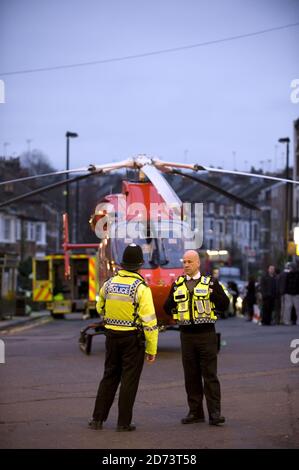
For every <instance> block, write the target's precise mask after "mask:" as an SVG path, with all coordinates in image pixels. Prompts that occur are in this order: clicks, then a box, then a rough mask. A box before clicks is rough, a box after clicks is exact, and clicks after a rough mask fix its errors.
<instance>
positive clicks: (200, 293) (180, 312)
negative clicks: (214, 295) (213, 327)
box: [173, 276, 217, 325]
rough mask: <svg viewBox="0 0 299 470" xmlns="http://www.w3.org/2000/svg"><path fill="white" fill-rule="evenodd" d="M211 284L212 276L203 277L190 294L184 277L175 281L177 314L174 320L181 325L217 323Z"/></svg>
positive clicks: (174, 296) (174, 293)
mask: <svg viewBox="0 0 299 470" xmlns="http://www.w3.org/2000/svg"><path fill="white" fill-rule="evenodd" d="M210 282H211V277H210V276H201V277H200V279H199V280H198V283H197V284H196V286H195V287H194V290H193V293H190V292H189V290H188V287H187V284H186V279H185V277H184V276H180V277H179V278H178V279H177V280H176V281H175V290H174V292H173V298H174V301H175V303H176V312H175V313H174V314H173V318H174V319H175V320H177V321H178V323H179V324H180V325H192V324H199V323H215V322H216V320H217V316H216V314H215V310H214V309H215V306H214V304H213V302H211V300H210Z"/></svg>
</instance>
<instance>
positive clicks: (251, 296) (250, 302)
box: [243, 276, 256, 321]
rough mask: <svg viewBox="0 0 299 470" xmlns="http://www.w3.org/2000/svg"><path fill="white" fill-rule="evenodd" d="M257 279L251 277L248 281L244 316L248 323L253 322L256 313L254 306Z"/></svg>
mask: <svg viewBox="0 0 299 470" xmlns="http://www.w3.org/2000/svg"><path fill="white" fill-rule="evenodd" d="M255 283H256V280H255V277H253V276H251V277H250V278H249V280H248V284H247V286H246V295H245V297H244V300H243V302H244V304H245V305H244V314H245V316H246V319H247V321H252V318H253V313H254V310H253V309H254V305H255V304H256V287H255Z"/></svg>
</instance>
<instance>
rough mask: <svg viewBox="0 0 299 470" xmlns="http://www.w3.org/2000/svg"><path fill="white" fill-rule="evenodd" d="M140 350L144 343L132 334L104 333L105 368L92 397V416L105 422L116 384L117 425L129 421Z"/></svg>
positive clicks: (141, 354)
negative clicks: (94, 397) (95, 394)
mask: <svg viewBox="0 0 299 470" xmlns="http://www.w3.org/2000/svg"><path fill="white" fill-rule="evenodd" d="M144 353H145V347H144V344H143V343H141V342H140V341H139V340H138V337H137V335H136V334H133V335H132V334H126V333H119V332H116V333H112V332H107V334H106V358H105V370H104V376H103V378H102V380H101V382H100V385H99V389H98V393H97V397H96V402H95V407H94V412H93V418H94V419H96V420H98V421H106V419H107V418H108V414H109V411H110V408H111V406H112V403H113V400H114V397H115V394H116V391H117V388H118V385H119V384H120V390H119V399H118V423H117V424H118V425H119V426H127V425H129V424H130V423H131V420H132V414H133V406H134V402H135V397H136V393H137V389H138V384H139V379H140V375H141V372H142V368H143V363H144Z"/></svg>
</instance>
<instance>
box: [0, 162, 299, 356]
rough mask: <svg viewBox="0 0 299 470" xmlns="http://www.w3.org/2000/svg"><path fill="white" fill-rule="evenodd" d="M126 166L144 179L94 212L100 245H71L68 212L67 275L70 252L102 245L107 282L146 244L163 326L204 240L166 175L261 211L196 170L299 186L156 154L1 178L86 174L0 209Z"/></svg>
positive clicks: (148, 275) (101, 273) (146, 271)
mask: <svg viewBox="0 0 299 470" xmlns="http://www.w3.org/2000/svg"><path fill="white" fill-rule="evenodd" d="M122 168H128V169H135V170H136V171H137V172H138V173H139V181H137V182H136V181H135V182H130V181H123V185H122V193H121V194H118V195H117V194H112V195H107V196H106V197H105V198H104V199H103V200H102V201H101V202H100V203H99V204H98V205H97V207H96V210H95V212H94V214H93V215H92V216H91V219H90V225H91V228H92V229H93V230H94V231H95V233H96V234H97V236H98V237H99V238H100V241H99V243H97V244H72V243H70V242H69V238H68V220H67V215H66V214H65V215H64V243H63V249H64V253H65V256H64V258H65V276H66V277H68V276H69V275H70V257H69V253H70V252H72V251H73V250H85V249H87V248H96V249H98V278H99V285H102V283H103V282H104V280H106V279H107V278H108V277H110V276H111V275H113V274H114V273H115V272H116V271H117V269H118V267H119V266H120V262H121V257H122V253H123V250H124V248H125V246H126V245H127V244H129V243H132V242H135V243H137V244H139V245H141V247H142V250H143V254H144V259H145V264H144V266H143V269H142V270H141V274H142V275H143V276H144V278H145V280H146V281H147V283H148V285H149V286H150V287H151V289H152V292H153V298H154V302H155V307H156V314H157V318H158V323H159V325H160V326H161V327H162V328H163V327H165V326H169V325H171V320H170V319H169V317H168V316H167V315H166V314H165V312H164V310H163V304H164V302H165V299H166V297H167V295H168V292H169V289H170V286H171V285H172V283H173V281H174V280H175V279H176V278H177V276H178V275H179V274H181V273H182V267H181V262H182V256H183V252H184V251H185V249H186V248H187V249H189V248H200V244H199V246H196V243H197V245H198V240H197V241H196V240H195V238H196V236H197V235H198V234H196V230H197V231H200V227H197V229H195V230H194V229H193V230H192V229H191V220H189V221H186V220H184V219H185V218H186V217H185V215H186V214H184V211H183V203H182V201H181V200H180V199H179V197H178V195H177V194H176V193H175V192H174V190H173V189H172V187H171V186H170V185H169V183H168V182H167V180H166V178H165V177H164V176H163V173H166V174H167V173H168V174H176V175H181V176H182V177H184V178H187V179H191V180H193V181H196V182H198V183H200V184H202V185H205V186H207V187H209V188H210V189H212V190H214V191H217V192H218V193H221V194H223V195H224V196H226V197H228V198H230V199H233V200H234V201H235V202H237V203H239V204H241V205H243V206H245V207H247V208H249V209H251V210H259V208H258V207H256V206H254V205H253V204H251V203H249V202H247V201H245V200H243V199H242V198H240V197H238V196H236V195H234V194H232V193H229V192H227V191H225V190H224V189H222V188H219V187H216V186H215V185H213V184H211V183H210V182H208V181H206V180H204V179H201V178H200V177H198V176H197V173H206V172H212V173H227V174H233V175H242V176H248V177H256V178H262V179H266V180H272V181H276V182H277V181H279V182H285V183H290V184H299V181H294V180H289V179H286V178H279V177H275V176H268V175H267V176H266V175H261V174H253V173H248V172H240V171H227V170H223V169H218V168H212V167H206V166H202V165H199V164H185V163H177V162H164V161H162V160H159V159H157V158H149V157H146V156H145V155H139V156H137V157H134V158H131V159H127V160H124V161H121V162H117V163H107V164H103V165H89V166H88V167H84V168H77V169H74V170H67V171H60V172H55V173H47V174H42V175H36V176H29V177H25V178H20V179H16V180H10V181H4V182H0V185H2V184H7V183H16V182H19V181H24V180H29V179H33V178H42V177H46V176H52V175H55V174H59V175H61V174H70V173H85V174H83V175H82V174H81V175H80V176H78V177H75V178H72V179H68V180H66V181H60V182H58V183H54V184H52V185H48V186H46V187H43V188H40V189H37V190H34V191H31V192H29V193H27V194H25V195H22V196H19V197H17V198H13V199H10V200H9V201H6V202H5V203H2V204H0V207H1V206H3V205H8V204H11V203H13V202H17V201H19V200H21V199H24V198H25V197H29V196H31V195H33V194H38V193H41V192H44V191H49V190H50V189H52V188H55V187H58V186H60V185H63V184H71V183H72V182H74V181H78V180H80V179H84V178H87V177H89V176H91V175H95V174H97V175H99V176H101V175H104V174H105V173H107V172H111V171H113V170H119V169H122ZM179 169H183V170H189V172H182V171H180V170H179ZM190 171H191V173H190ZM190 244H191V245H190ZM92 326H94V325H92ZM90 345H91V344H90ZM85 352H88V347H87V349H86V348H85Z"/></svg>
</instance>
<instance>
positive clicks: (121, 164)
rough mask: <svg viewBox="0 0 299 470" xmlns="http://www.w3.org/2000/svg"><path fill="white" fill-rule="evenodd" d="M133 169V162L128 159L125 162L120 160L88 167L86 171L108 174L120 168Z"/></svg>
mask: <svg viewBox="0 0 299 470" xmlns="http://www.w3.org/2000/svg"><path fill="white" fill-rule="evenodd" d="M132 167H134V160H133V159H132V158H128V159H127V160H121V161H120V162H114V163H105V164H103V165H89V167H88V170H89V171H92V172H96V173H97V172H102V171H103V172H105V173H106V172H108V171H111V170H118V169H120V168H132Z"/></svg>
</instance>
